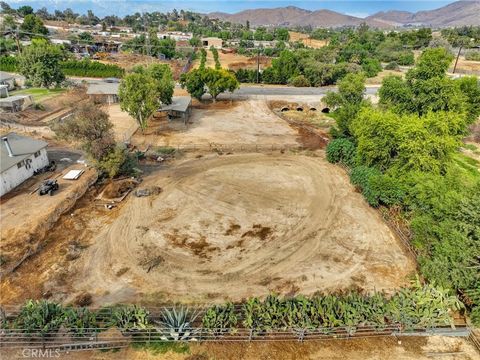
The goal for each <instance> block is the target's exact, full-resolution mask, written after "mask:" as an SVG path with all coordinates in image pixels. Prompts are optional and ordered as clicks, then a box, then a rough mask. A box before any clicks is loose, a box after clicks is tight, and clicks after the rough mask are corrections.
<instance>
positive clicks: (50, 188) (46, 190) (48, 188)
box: [38, 180, 59, 196]
mask: <svg viewBox="0 0 480 360" xmlns="http://www.w3.org/2000/svg"><path fill="white" fill-rule="evenodd" d="M58 188H59V186H58V182H57V180H45V181H44V182H43V184H42V185H41V186H40V188H39V190H38V194H39V195H40V196H43V195H47V194H48V195H50V196H53V192H54V191H57V190H58Z"/></svg>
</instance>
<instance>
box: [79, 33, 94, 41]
mask: <svg viewBox="0 0 480 360" xmlns="http://www.w3.org/2000/svg"><path fill="white" fill-rule="evenodd" d="M78 38H79V39H80V40H81V41H82V43H91V42H92V41H93V36H92V34H90V33H88V32H82V33H80V34H78Z"/></svg>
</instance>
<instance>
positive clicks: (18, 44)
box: [15, 29, 21, 54]
mask: <svg viewBox="0 0 480 360" xmlns="http://www.w3.org/2000/svg"><path fill="white" fill-rule="evenodd" d="M18 36H19V34H18V29H15V42H16V43H17V51H18V54H20V53H21V50H20V41H19V40H18Z"/></svg>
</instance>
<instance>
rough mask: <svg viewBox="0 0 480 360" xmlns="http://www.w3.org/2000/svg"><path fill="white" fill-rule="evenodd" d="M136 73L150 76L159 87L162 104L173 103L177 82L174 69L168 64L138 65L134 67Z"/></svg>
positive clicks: (158, 92)
mask: <svg viewBox="0 0 480 360" xmlns="http://www.w3.org/2000/svg"><path fill="white" fill-rule="evenodd" d="M133 71H134V72H135V73H139V74H144V75H146V76H149V77H150V78H151V79H152V80H153V81H154V83H155V85H156V87H157V94H158V97H159V99H160V102H161V103H162V104H166V105H168V104H171V103H172V96H173V91H174V89H175V83H174V81H173V75H172V70H171V69H170V66H168V64H151V65H149V66H148V67H147V68H145V67H143V66H137V67H135V68H134V69H133Z"/></svg>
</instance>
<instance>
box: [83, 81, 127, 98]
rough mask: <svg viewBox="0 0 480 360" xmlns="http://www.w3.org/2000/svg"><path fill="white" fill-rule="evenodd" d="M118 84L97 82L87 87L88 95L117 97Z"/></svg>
mask: <svg viewBox="0 0 480 360" xmlns="http://www.w3.org/2000/svg"><path fill="white" fill-rule="evenodd" d="M119 85H120V84H119V83H118V82H117V83H115V82H105V81H99V82H94V83H90V84H89V85H88V89H87V94H88V95H118V87H119Z"/></svg>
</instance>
